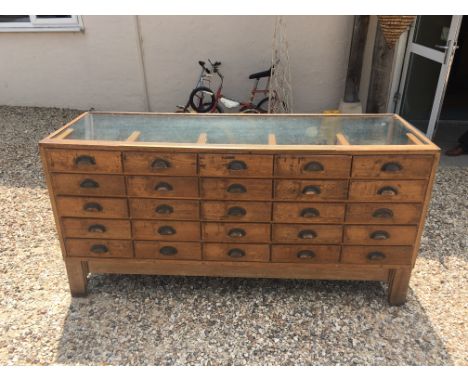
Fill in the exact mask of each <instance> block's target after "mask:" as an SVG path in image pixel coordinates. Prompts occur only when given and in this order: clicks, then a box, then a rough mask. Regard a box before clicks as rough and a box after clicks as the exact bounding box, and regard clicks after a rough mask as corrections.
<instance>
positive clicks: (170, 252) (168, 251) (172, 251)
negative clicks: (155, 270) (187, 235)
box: [159, 246, 177, 256]
mask: <svg viewBox="0 0 468 382" xmlns="http://www.w3.org/2000/svg"><path fill="white" fill-rule="evenodd" d="M159 253H160V254H161V255H164V256H174V255H176V254H177V248H175V247H171V246H165V247H161V248H160V249H159Z"/></svg>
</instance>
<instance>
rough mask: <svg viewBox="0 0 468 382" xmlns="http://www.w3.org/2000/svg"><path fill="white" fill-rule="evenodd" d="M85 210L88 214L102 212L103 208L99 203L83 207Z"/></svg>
mask: <svg viewBox="0 0 468 382" xmlns="http://www.w3.org/2000/svg"><path fill="white" fill-rule="evenodd" d="M83 210H85V211H87V212H101V211H102V206H101V205H100V204H99V203H86V204H85V205H84V206H83Z"/></svg>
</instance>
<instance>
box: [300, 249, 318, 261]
mask: <svg viewBox="0 0 468 382" xmlns="http://www.w3.org/2000/svg"><path fill="white" fill-rule="evenodd" d="M296 256H297V257H298V258H299V259H312V258H313V257H315V253H314V252H312V251H308V250H303V251H299V252H298V253H297V255H296Z"/></svg>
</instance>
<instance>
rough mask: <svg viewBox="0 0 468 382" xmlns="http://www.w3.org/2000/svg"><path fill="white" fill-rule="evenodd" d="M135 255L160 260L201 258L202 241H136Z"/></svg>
mask: <svg viewBox="0 0 468 382" xmlns="http://www.w3.org/2000/svg"><path fill="white" fill-rule="evenodd" d="M135 257H137V258H140V259H159V260H201V258H202V255H201V245H200V243H173V242H163V241H135Z"/></svg>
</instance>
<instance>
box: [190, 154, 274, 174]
mask: <svg viewBox="0 0 468 382" xmlns="http://www.w3.org/2000/svg"><path fill="white" fill-rule="evenodd" d="M199 159H200V164H199V166H200V175H201V176H233V177H255V178H264V177H266V178H271V176H272V175H273V156H272V155H232V154H200V157H199Z"/></svg>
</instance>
